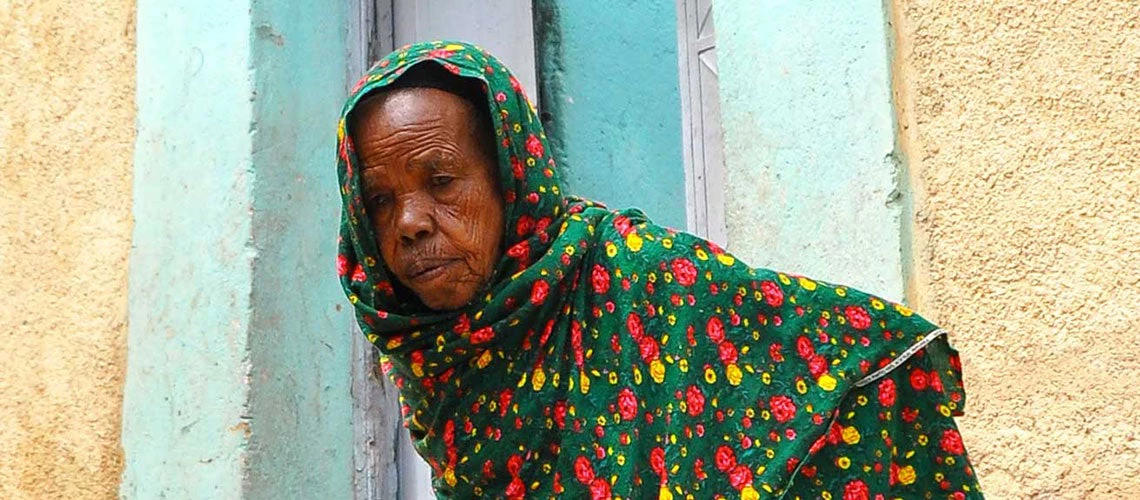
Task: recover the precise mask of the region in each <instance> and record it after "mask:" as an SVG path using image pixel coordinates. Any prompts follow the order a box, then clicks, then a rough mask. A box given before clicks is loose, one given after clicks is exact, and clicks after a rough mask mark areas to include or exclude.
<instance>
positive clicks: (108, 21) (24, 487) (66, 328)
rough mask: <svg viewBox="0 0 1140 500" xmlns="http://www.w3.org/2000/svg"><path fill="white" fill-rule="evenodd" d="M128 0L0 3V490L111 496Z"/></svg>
mask: <svg viewBox="0 0 1140 500" xmlns="http://www.w3.org/2000/svg"><path fill="white" fill-rule="evenodd" d="M134 11H135V5H134V1H133V0H109V1H106V2H100V3H98V4H97V5H90V6H85V7H84V8H76V5H75V3H74V2H69V1H63V0H14V1H5V2H0V60H2V61H3V64H0V336H2V337H3V340H0V498H5V499H41V498H113V497H114V496H115V494H116V492H117V487H118V480H119V474H120V473H121V470H122V453H121V451H120V445H119V419H120V408H121V402H122V382H123V370H124V366H125V361H126V359H125V358H126V333H127V324H126V319H127V254H128V252H129V249H130V232H131V211H130V210H131V150H132V148H133V144H134V135H135V132H134V117H135V105H134V83H135V82H134V78H135V66H134V27H133V25H134Z"/></svg>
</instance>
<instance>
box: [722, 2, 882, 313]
mask: <svg viewBox="0 0 1140 500" xmlns="http://www.w3.org/2000/svg"><path fill="white" fill-rule="evenodd" d="M713 10H714V12H713V15H714V16H715V19H716V30H717V58H718V63H719V67H720V97H721V117H722V123H723V126H724V156H725V168H726V176H725V179H726V189H725V191H726V193H725V196H726V198H725V212H726V218H727V230H728V246H729V248H730V249H731V250H732V251H734V252H736V253H737V254H738V255H740V256H741V257H743V258H744V259H745V260H747V261H748V262H749V263H751V264H753V265H757V266H762V267H771V268H777V269H781V270H787V271H790V272H797V273H801V274H807V275H811V276H815V277H818V278H820V279H824V280H829V281H837V282H841V283H845V284H849V285H852V286H856V287H859V288H861V289H865V290H868V291H872V292H874V293H878V294H882V295H884V296H886V297H888V298H892V299H896V300H897V299H901V298H902V295H903V273H902V263H901V258H902V257H901V241H900V212H901V208H900V199H899V198H900V196H901V195H902V194H901V193H900V192H899V191H898V190H897V187H898V186H897V180H898V176H899V171H898V169H899V165H898V162H897V161H896V155H895V154H894V148H895V145H894V142H895V140H894V122H893V116H892V108H891V92H890V79H889V76H888V59H887V56H888V48H887V36H886V26H885V22H886V21H885V17H884V14H883V7H882V3H881V2H877V1H870V0H859V1H853V2H852V1H840V0H829V1H822V2H798V1H793V0H778V1H773V2H763V3H756V2H751V1H747V0H717V1H716V2H714V3H713Z"/></svg>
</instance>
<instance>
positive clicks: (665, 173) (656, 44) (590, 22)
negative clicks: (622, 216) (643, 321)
mask: <svg viewBox="0 0 1140 500" xmlns="http://www.w3.org/2000/svg"><path fill="white" fill-rule="evenodd" d="M534 8H535V12H536V13H535V23H536V24H535V39H536V44H537V45H538V51H539V57H538V59H539V60H538V64H539V79H540V85H541V92H540V94H541V104H542V116H543V121H544V123H545V124H546V127H547V129H546V132H547V134H548V135H550V136H551V138H552V141H551V144H552V147H553V148H554V150H555V154H556V155H557V157H558V158H559V159H560V160H561V162H562V163H561V165H562V168H563V169H564V171H565V172H566V180H567V184H568V185H569V187H570V191H571V192H572V193H574V194H579V195H582V196H586V197H589V198H593V199H597V200H599V201H602V202H604V203H606V204H607V205H609V206H611V207H612V208H626V207H630V206H636V207H639V208H642V209H644V210H645V211H646V212H647V213H648V214H649V216H650V217H652V218H653V220H654V221H656V222H658V223H660V224H664V225H668V226H673V227H677V228H684V227H685V170H684V169H685V166H684V157H683V156H682V151H681V97H680V95H679V93H678V87H679V85H680V80H679V76H678V74H677V11H676V7H675V5H674V4H673V3H672V2H638V1H633V0H621V1H615V2H606V3H592V2H554V1H551V0H538V1H536V2H535V3H534ZM532 97H533V95H532Z"/></svg>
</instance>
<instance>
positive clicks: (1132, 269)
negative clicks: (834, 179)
mask: <svg viewBox="0 0 1140 500" xmlns="http://www.w3.org/2000/svg"><path fill="white" fill-rule="evenodd" d="M892 10H893V12H892V17H893V19H894V21H895V25H896V33H897V34H898V38H899V39H898V46H897V54H896V55H897V59H896V63H897V67H896V68H895V69H896V71H895V76H896V86H895V88H896V91H897V92H898V94H897V96H896V98H897V101H898V104H899V109H900V111H901V113H902V114H901V116H900V118H901V119H900V125H901V133H902V141H903V149H904V152H905V153H906V156H907V157H908V159H909V162H910V170H911V173H912V175H911V177H912V182H913V184H914V185H913V188H914V189H915V191H916V193H917V194H918V195H919V199H918V200H917V201H916V223H915V224H916V225H915V227H914V228H913V229H914V233H915V237H916V245H915V248H914V255H915V257H916V264H917V268H916V269H915V273H914V276H913V286H912V287H911V290H912V292H913V297H912V300H914V301H915V302H917V305H918V307H919V308H920V309H921V310H923V311H924V312H925V313H926V314H927V315H929V316H931V317H932V318H933V319H935V320H937V321H940V322H941V323H942V324H943V325H945V326H947V327H948V328H950V329H952V330H953V331H954V332H955V337H954V340H955V342H956V344H957V347H959V348H960V349H961V350H962V352H963V356H964V361H965V367H964V369H965V374H966V383H967V389H968V390H969V391H970V397H971V399H970V403H969V407H968V408H967V416H966V417H965V418H963V419H961V421H960V424H961V426H962V429H963V433H964V434H965V439H966V443H967V445H968V447H969V449H970V450H971V452H972V453H973V459H974V461H975V465H976V467H977V469H978V472H979V474H980V477H981V480H982V487H983V489H984V490H985V491H987V493H988V494H989V497H990V498H1003V499H1004V498H1042V499H1045V498H1048V499H1055V498H1140V390H1137V385H1136V381H1137V380H1138V379H1140V333H1138V331H1140V330H1138V327H1140V320H1138V318H1140V305H1138V301H1137V297H1138V296H1140V127H1138V123H1140V118H1138V117H1140V3H1137V2H1135V1H1134V0H1124V1H1109V0H1104V1H1098V2H1035V1H1030V0H1005V1H997V2H995V1H992V0H972V1H961V0H893V3H892Z"/></svg>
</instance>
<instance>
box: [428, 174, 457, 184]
mask: <svg viewBox="0 0 1140 500" xmlns="http://www.w3.org/2000/svg"><path fill="white" fill-rule="evenodd" d="M453 180H455V178H454V177H450V176H446V175H437V176H435V177H432V178H431V185H432V186H433V187H439V186H446V185H448V184H451V181H453Z"/></svg>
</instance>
